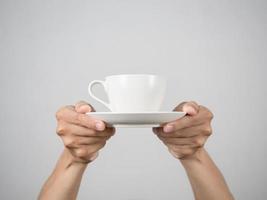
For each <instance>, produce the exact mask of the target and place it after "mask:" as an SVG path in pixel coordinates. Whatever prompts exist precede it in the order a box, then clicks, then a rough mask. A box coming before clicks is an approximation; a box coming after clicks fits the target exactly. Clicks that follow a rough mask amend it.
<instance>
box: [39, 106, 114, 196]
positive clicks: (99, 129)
mask: <svg viewBox="0 0 267 200" xmlns="http://www.w3.org/2000/svg"><path fill="white" fill-rule="evenodd" d="M92 110H93V109H92V108H91V107H90V106H89V105H88V104H87V103H85V102H79V103H78V104H76V105H75V106H65V107H63V108H61V109H60V110H59V111H58V112H57V114H56V117H57V122H58V126H57V134H58V135H59V136H60V137H61V139H62V141H63V143H64V145H65V149H64V151H63V153H62V155H61V156H60V158H59V160H58V162H57V164H56V167H55V169H54V171H53V172H52V174H51V175H50V177H49V178H48V180H47V181H46V183H45V184H44V186H43V188H42V190H41V192H40V194H39V197H38V200H75V199H76V197H77V194H78V191H79V187H80V183H81V180H82V175H83V173H84V171H85V169H86V167H87V165H88V163H90V162H92V161H93V160H95V159H96V158H97V156H98V151H99V150H100V149H101V148H103V147H104V146H105V144H106V141H107V140H108V139H109V138H110V137H111V136H113V135H114V133H115V129H114V128H107V127H105V124H104V122H102V121H100V120H96V119H92V118H90V117H89V116H88V115H86V113H87V112H90V111H92Z"/></svg>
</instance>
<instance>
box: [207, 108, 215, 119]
mask: <svg viewBox="0 0 267 200" xmlns="http://www.w3.org/2000/svg"><path fill="white" fill-rule="evenodd" d="M208 118H209V119H210V120H212V119H213V118H214V115H213V113H212V112H211V111H209V110H208Z"/></svg>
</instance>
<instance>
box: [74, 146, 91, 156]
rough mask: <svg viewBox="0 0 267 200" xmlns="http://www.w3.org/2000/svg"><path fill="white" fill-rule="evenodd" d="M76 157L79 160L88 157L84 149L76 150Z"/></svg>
mask: <svg viewBox="0 0 267 200" xmlns="http://www.w3.org/2000/svg"><path fill="white" fill-rule="evenodd" d="M75 153H76V156H77V157H79V158H84V157H86V156H87V155H88V153H87V150H86V149H84V148H80V149H77V150H76V152H75Z"/></svg>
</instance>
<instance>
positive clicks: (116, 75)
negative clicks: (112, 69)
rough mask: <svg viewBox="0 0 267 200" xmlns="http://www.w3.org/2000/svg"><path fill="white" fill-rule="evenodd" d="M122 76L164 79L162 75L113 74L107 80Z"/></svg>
mask: <svg viewBox="0 0 267 200" xmlns="http://www.w3.org/2000/svg"><path fill="white" fill-rule="evenodd" d="M120 76H132V77H133V76H153V77H162V76H160V75H157V74H113V75H109V76H106V77H105V78H112V77H120Z"/></svg>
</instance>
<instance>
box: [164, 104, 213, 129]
mask: <svg viewBox="0 0 267 200" xmlns="http://www.w3.org/2000/svg"><path fill="white" fill-rule="evenodd" d="M211 119H212V113H211V112H210V111H209V110H207V109H206V108H205V107H203V106H200V107H199V111H198V114H197V115H194V116H190V115H186V116H185V117H182V118H180V119H178V120H175V121H173V122H169V123H167V124H165V125H164V128H163V129H164V132H166V133H169V132H173V131H175V130H180V129H183V128H189V127H192V126H198V125H201V124H203V123H205V122H210V121H211Z"/></svg>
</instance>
